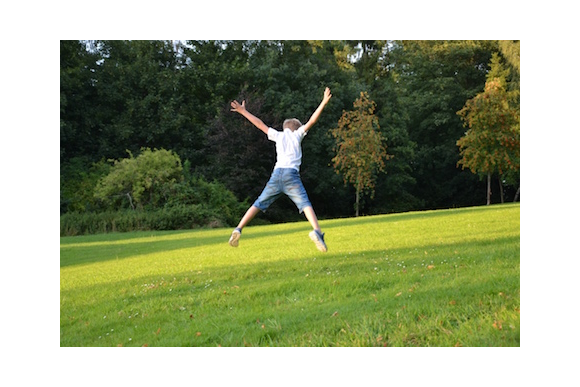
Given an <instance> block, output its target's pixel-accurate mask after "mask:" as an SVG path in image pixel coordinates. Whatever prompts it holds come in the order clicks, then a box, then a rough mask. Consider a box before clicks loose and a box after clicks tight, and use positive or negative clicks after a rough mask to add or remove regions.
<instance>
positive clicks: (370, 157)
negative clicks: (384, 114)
mask: <svg viewBox="0 0 580 387" xmlns="http://www.w3.org/2000/svg"><path fill="white" fill-rule="evenodd" d="M353 106H354V109H353V110H351V111H348V112H347V111H344V112H343V113H342V116H341V117H340V120H339V121H338V127H337V128H335V129H332V130H331V131H330V133H331V134H332V136H333V137H334V138H335V139H336V145H335V152H336V156H334V158H333V159H332V162H333V166H334V170H335V171H336V173H338V174H342V176H343V179H344V183H345V184H347V183H350V184H352V185H353V186H354V188H355V191H356V202H355V212H356V216H358V215H359V210H360V196H361V194H362V193H363V192H365V191H368V192H370V194H371V198H372V197H374V188H375V181H376V177H377V174H378V173H379V172H384V171H385V160H387V159H388V158H390V157H391V156H390V155H388V154H387V147H386V145H385V144H384V142H383V138H382V136H381V133H380V131H379V129H380V127H379V120H378V118H377V117H376V116H375V115H374V112H375V108H376V104H375V103H374V102H373V101H372V100H370V99H369V96H368V94H367V93H366V92H361V93H360V97H359V98H358V99H357V100H356V101H355V102H354V104H353Z"/></svg>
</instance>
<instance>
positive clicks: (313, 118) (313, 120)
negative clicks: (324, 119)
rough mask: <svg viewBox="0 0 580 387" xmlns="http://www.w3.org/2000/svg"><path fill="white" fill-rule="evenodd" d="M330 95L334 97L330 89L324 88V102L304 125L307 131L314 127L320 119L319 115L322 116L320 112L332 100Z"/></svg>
mask: <svg viewBox="0 0 580 387" xmlns="http://www.w3.org/2000/svg"><path fill="white" fill-rule="evenodd" d="M330 97H332V94H330V89H329V88H328V87H327V88H326V89H325V90H324V97H322V102H320V105H318V108H316V110H315V111H314V113H312V116H311V117H310V119H309V120H308V122H307V123H306V124H305V125H304V131H305V132H308V131H309V130H310V128H312V126H313V125H314V124H315V123H316V121H318V117H320V113H322V110H324V107H325V106H326V104H327V103H328V101H330Z"/></svg>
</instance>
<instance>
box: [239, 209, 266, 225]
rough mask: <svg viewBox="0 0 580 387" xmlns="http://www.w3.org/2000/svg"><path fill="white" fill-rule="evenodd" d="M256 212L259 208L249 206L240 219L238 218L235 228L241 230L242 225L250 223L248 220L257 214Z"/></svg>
mask: <svg viewBox="0 0 580 387" xmlns="http://www.w3.org/2000/svg"><path fill="white" fill-rule="evenodd" d="M258 212H260V209H259V208H258V207H256V206H251V207H250V208H248V211H246V213H245V214H244V216H243V217H242V220H240V223H239V224H238V227H236V228H237V229H239V230H241V229H243V228H244V227H246V226H247V225H248V223H250V221H251V220H252V219H254V216H256V215H258Z"/></svg>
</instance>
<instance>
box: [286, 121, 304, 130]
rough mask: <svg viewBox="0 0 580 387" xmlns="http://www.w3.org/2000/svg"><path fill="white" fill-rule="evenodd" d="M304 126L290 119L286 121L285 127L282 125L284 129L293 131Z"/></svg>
mask: <svg viewBox="0 0 580 387" xmlns="http://www.w3.org/2000/svg"><path fill="white" fill-rule="evenodd" d="M301 126H302V123H301V122H300V121H298V120H297V119H296V118H288V119H287V120H285V121H284V125H282V129H286V128H288V129H290V130H291V131H295V130H297V129H298V128H300V127H301Z"/></svg>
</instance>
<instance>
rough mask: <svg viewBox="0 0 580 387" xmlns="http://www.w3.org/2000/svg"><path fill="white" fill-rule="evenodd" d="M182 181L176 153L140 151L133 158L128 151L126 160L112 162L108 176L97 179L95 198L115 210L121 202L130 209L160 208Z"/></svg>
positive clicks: (180, 167)
mask: <svg viewBox="0 0 580 387" xmlns="http://www.w3.org/2000/svg"><path fill="white" fill-rule="evenodd" d="M182 179H183V168H182V166H181V160H180V158H179V156H178V155H177V154H175V153H174V152H172V151H167V150H165V149H159V150H157V149H154V150H151V149H149V148H143V149H142V150H141V154H140V155H139V156H137V157H133V155H132V154H131V152H129V157H128V158H124V159H121V160H114V164H113V167H112V168H111V171H110V172H109V174H108V175H106V176H105V177H103V178H102V179H101V180H99V182H98V184H97V186H96V188H95V197H96V198H97V199H100V200H102V201H104V202H106V203H108V204H109V205H111V206H112V207H116V208H115V209H118V208H119V207H121V206H123V203H128V204H129V206H130V207H131V208H132V209H134V210H135V209H143V208H145V207H148V208H160V207H162V206H163V204H165V203H166V202H167V201H168V199H169V197H170V194H171V193H172V191H174V190H175V187H176V184H177V183H179V182H181V181H182ZM124 199H127V200H126V201H125V200H124Z"/></svg>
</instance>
